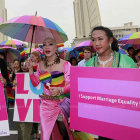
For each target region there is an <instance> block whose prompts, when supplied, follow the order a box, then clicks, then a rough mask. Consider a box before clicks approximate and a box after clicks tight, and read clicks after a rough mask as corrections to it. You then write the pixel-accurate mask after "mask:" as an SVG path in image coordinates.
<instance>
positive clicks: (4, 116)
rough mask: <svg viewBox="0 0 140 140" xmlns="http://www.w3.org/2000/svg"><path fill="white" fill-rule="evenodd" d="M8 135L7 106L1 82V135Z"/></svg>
mask: <svg viewBox="0 0 140 140" xmlns="http://www.w3.org/2000/svg"><path fill="white" fill-rule="evenodd" d="M0 77H1V74H0ZM7 135H9V124H8V118H7V108H6V104H5V96H4V89H3V85H2V83H1V82H0V136H7Z"/></svg>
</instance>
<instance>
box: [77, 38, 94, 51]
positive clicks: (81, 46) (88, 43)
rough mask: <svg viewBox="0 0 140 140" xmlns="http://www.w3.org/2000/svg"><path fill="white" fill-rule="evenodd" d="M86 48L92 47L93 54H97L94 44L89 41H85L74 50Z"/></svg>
mask: <svg viewBox="0 0 140 140" xmlns="http://www.w3.org/2000/svg"><path fill="white" fill-rule="evenodd" d="M84 47H91V48H92V49H93V52H95V49H94V47H93V43H92V41H91V40H88V41H84V42H82V43H80V44H78V45H77V46H75V47H74V50H76V51H77V50H83V48H84Z"/></svg>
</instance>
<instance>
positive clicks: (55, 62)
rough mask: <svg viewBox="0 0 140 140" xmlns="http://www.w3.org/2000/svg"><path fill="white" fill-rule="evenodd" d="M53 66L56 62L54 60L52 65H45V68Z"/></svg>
mask: <svg viewBox="0 0 140 140" xmlns="http://www.w3.org/2000/svg"><path fill="white" fill-rule="evenodd" d="M54 64H56V61H55V60H54V61H53V62H52V63H50V64H47V65H46V66H47V67H50V66H53V65H54Z"/></svg>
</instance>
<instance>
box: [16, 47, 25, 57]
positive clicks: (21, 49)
mask: <svg viewBox="0 0 140 140" xmlns="http://www.w3.org/2000/svg"><path fill="white" fill-rule="evenodd" d="M18 50H19V51H20V55H21V56H24V55H25V50H24V48H23V47H20V48H19V49H18Z"/></svg>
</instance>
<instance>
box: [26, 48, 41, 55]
mask: <svg viewBox="0 0 140 140" xmlns="http://www.w3.org/2000/svg"><path fill="white" fill-rule="evenodd" d="M24 50H25V54H29V53H30V52H31V53H32V52H34V51H38V52H39V53H40V54H43V51H42V49H40V48H37V49H35V48H31V49H30V48H24ZM30 50H31V51H30Z"/></svg>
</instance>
